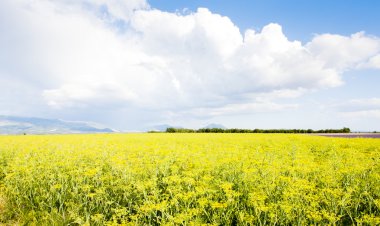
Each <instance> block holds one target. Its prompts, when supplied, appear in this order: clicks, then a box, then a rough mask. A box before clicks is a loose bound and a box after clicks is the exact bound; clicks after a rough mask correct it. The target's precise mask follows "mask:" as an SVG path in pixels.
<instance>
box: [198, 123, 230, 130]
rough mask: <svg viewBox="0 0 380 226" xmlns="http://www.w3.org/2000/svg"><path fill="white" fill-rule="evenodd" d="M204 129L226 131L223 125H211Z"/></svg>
mask: <svg viewBox="0 0 380 226" xmlns="http://www.w3.org/2000/svg"><path fill="white" fill-rule="evenodd" d="M203 129H226V127H225V126H223V125H222V124H216V123H211V124H208V125H207V126H205V127H203Z"/></svg>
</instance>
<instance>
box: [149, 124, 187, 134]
mask: <svg viewBox="0 0 380 226" xmlns="http://www.w3.org/2000/svg"><path fill="white" fill-rule="evenodd" d="M167 128H183V127H181V126H172V125H169V124H159V125H154V126H151V127H148V128H146V129H145V131H157V132H165V131H166V129H167Z"/></svg>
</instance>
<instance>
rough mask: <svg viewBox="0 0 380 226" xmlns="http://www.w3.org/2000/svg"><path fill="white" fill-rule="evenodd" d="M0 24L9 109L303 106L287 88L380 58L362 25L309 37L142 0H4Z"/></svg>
mask: <svg viewBox="0 0 380 226" xmlns="http://www.w3.org/2000/svg"><path fill="white" fill-rule="evenodd" d="M0 32H1V34H2V35H1V36H0V49H1V51H0V90H1V91H0V94H1V95H2V96H3V98H0V103H1V104H2V105H3V106H7V107H8V108H9V109H15V106H14V103H15V101H16V102H18V103H19V104H28V106H30V107H29V109H31V108H34V109H35V108H38V109H40V110H41V111H45V112H46V111H48V112H49V111H58V110H59V111H63V112H64V111H67V109H79V110H81V111H83V112H92V114H96V113H95V112H100V113H99V114H103V113H104V110H99V109H107V112H110V111H113V110H114V111H119V110H120V111H129V109H140V110H141V111H152V112H154V113H155V114H167V113H168V112H172V113H173V112H176V113H177V114H181V112H184V115H188V114H190V115H194V116H199V115H200V116H205V117H208V116H210V117H212V116H215V115H223V114H226V115H229V114H240V113H242V114H249V113H250V112H266V111H281V110H284V109H289V108H290V109H292V108H296V107H297V106H296V105H294V104H280V103H276V101H277V100H278V99H279V98H294V97H297V96H299V95H302V94H303V93H306V92H308V91H310V90H319V89H325V88H331V87H337V86H340V85H342V84H343V83H344V78H343V73H344V72H346V71H349V70H358V69H361V68H380V39H379V38H378V37H373V36H369V35H366V34H365V33H364V32H358V33H355V34H352V35H351V36H341V35H336V34H320V35H315V36H314V38H313V39H312V40H311V41H309V42H308V43H301V42H299V41H296V40H288V38H287V37H286V36H285V35H284V33H283V31H282V27H281V25H279V24H276V23H271V24H268V25H266V26H264V27H263V28H262V29H261V30H258V31H255V30H252V29H248V30H245V31H241V30H239V28H238V27H237V26H236V25H235V24H234V23H233V22H232V21H231V20H230V19H229V18H228V17H225V16H222V15H219V14H216V13H213V12H211V11H210V10H208V9H206V8H199V9H198V10H197V11H196V12H190V13H183V14H182V13H170V12H164V11H160V10H157V9H154V8H151V7H150V6H149V4H148V3H147V2H146V1H143V0H133V1H130V0H128V1H127V0H112V1H105V0H96V1H89V0H77V1H74V0H59V1H49V0H44V1H28V0H16V1H15V0H5V1H3V3H2V7H1V8H0ZM15 86H18V87H22V88H23V90H22V92H21V94H20V93H15V92H14V91H12V90H14V87H15ZM23 94H24V95H23ZM25 94H27V95H25ZM26 96H28V97H26ZM30 96H33V101H32V102H31V101H30ZM265 96H266V98H263V97H265ZM12 97H13V98H12ZM29 109H28V108H25V109H21V110H20V109H19V110H20V111H28V110H29ZM133 112H134V113H137V115H136V116H133V117H135V118H136V120H138V118H139V117H140V116H139V114H138V112H139V110H133ZM24 114H25V113H24ZM148 115H149V114H148ZM169 115H170V114H169ZM146 116H147V115H146ZM147 117H148V116H147ZM156 117H157V116H156ZM162 118H165V116H162Z"/></svg>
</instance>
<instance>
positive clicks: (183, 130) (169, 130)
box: [166, 127, 351, 133]
mask: <svg viewBox="0 0 380 226" xmlns="http://www.w3.org/2000/svg"><path fill="white" fill-rule="evenodd" d="M166 132H167V133H350V132H351V130H350V128H346V127H344V128H343V129H322V130H312V129H236V128H235V129H221V128H202V129H197V130H194V129H186V128H173V127H170V128H167V129H166Z"/></svg>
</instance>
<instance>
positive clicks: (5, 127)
mask: <svg viewBox="0 0 380 226" xmlns="http://www.w3.org/2000/svg"><path fill="white" fill-rule="evenodd" d="M112 132H117V131H115V130H113V129H110V128H106V127H104V126H101V125H97V124H94V123H89V122H71V121H64V120H60V119H45V118H29V117H16V116H0V134H24V133H25V134H70V133H112Z"/></svg>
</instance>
